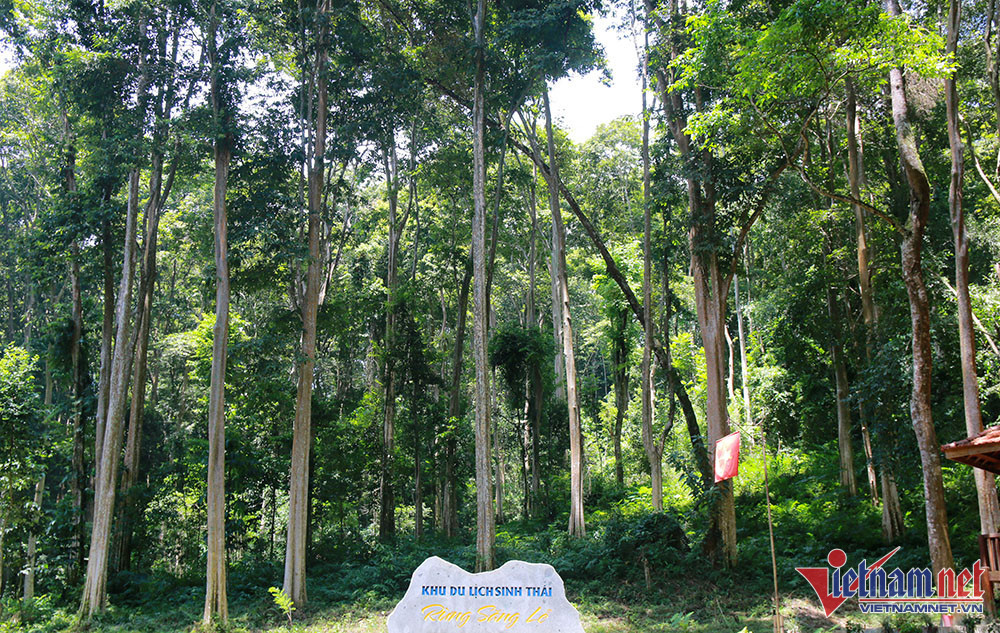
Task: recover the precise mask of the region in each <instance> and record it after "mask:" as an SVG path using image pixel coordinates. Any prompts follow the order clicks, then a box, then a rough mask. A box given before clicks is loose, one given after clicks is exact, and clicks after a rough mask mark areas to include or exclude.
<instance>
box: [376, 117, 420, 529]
mask: <svg viewBox="0 0 1000 633" xmlns="http://www.w3.org/2000/svg"><path fill="white" fill-rule="evenodd" d="M390 137H391V138H390V139H389V140H388V141H387V143H388V146H387V147H386V149H385V154H384V164H385V178H386V188H387V192H386V193H387V196H388V199H389V244H388V256H387V262H386V274H385V287H386V293H387V295H388V296H387V298H386V310H385V374H384V376H385V380H384V383H385V403H384V416H383V418H382V455H381V459H380V463H381V466H382V471H381V474H380V477H379V515H378V517H379V519H378V526H379V527H378V534H379V540H382V541H389V540H392V539H393V538H395V536H396V501H395V495H394V493H393V486H392V478H393V463H394V461H395V459H394V458H395V450H396V446H395V444H396V442H395V438H396V358H395V354H396V305H395V302H396V284H397V272H396V268H397V262H398V257H399V256H398V250H399V238H400V236H401V235H402V226H401V224H402V223H401V222H400V220H399V218H398V217H397V216H398V213H397V211H398V206H399V200H398V191H399V189H398V186H397V174H398V170H397V161H396V147H395V143H396V140H395V138H394V137H392V134H390ZM411 151H412V150H411Z"/></svg>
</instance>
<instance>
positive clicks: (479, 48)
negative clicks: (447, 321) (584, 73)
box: [472, 0, 496, 572]
mask: <svg viewBox="0 0 1000 633" xmlns="http://www.w3.org/2000/svg"><path fill="white" fill-rule="evenodd" d="M485 29H486V0H477V2H476V13H475V16H474V17H473V21H472V30H473V36H474V40H475V43H476V48H475V50H476V54H475V57H476V70H475V79H474V81H473V105H472V135H473V139H472V203H473V216H472V262H473V263H472V268H473V279H474V282H473V301H472V350H473V355H474V356H475V364H476V391H475V398H474V400H475V409H476V424H475V433H476V571H477V572H481V571H488V570H491V569H493V567H494V566H495V561H494V552H493V548H494V541H495V540H496V526H495V523H494V519H495V516H494V514H493V481H492V472H491V471H492V468H491V466H492V464H491V458H492V455H493V450H492V447H491V446H490V440H491V433H490V374H489V359H488V351H487V340H486V336H487V330H488V328H489V322H488V320H489V314H488V310H489V298H488V297H487V296H486V285H487V280H486V148H485V141H486V139H485V133H486V118H485V117H486V98H485V97H486V94H485V92H486V69H485V60H484V52H483V47H484V45H485Z"/></svg>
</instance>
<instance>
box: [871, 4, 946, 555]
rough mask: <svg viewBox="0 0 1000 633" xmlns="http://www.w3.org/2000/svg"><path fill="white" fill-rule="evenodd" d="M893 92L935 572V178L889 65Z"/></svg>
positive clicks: (938, 522)
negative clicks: (926, 243)
mask: <svg viewBox="0 0 1000 633" xmlns="http://www.w3.org/2000/svg"><path fill="white" fill-rule="evenodd" d="M887 4H888V11H887V12H888V13H889V15H891V16H898V15H900V13H901V11H900V8H899V4H898V3H897V2H896V0H888V3H887ZM889 85H890V93H891V96H892V118H893V124H894V126H895V128H896V143H897V145H898V146H899V154H900V159H901V161H902V165H903V171H904V173H905V176H906V181H907V185H908V186H909V190H910V211H909V217H908V220H907V226H906V231H905V235H904V237H903V242H902V244H901V246H900V251H901V253H900V254H901V259H902V268H903V281H904V283H905V284H906V294H907V297H908V299H909V302H910V324H911V328H912V347H913V387H912V391H911V392H910V418H911V421H912V423H913V430H914V433H915V434H916V436H917V446H918V448H919V450H920V462H921V466H922V471H923V478H924V502H925V504H926V506H925V513H926V518H927V540H928V547H929V549H930V556H931V564H932V566H933V568H934V572H935V573H937V572H938V571H940V570H942V569H947V568H950V567H951V566H952V564H953V562H954V560H953V558H952V554H951V543H950V541H949V537H948V516H947V512H946V511H945V504H944V483H943V481H942V478H941V457H940V445H939V443H938V440H937V434H936V433H935V431H934V420H933V417H932V415H931V363H932V356H931V329H930V303H929V301H928V298H927V288H926V286H925V285H924V277H923V269H922V267H921V252H922V248H923V237H924V229H925V228H926V226H927V218H928V215H929V213H930V199H931V192H930V183H929V182H928V180H927V174H926V172H925V171H924V166H923V163H922V162H921V160H920V154H919V151H918V150H917V143H916V138H915V137H914V134H913V130H912V128H911V127H910V121H909V116H908V113H907V101H906V92H905V87H904V83H903V70H902V69H901V68H893V69H892V70H890V71H889Z"/></svg>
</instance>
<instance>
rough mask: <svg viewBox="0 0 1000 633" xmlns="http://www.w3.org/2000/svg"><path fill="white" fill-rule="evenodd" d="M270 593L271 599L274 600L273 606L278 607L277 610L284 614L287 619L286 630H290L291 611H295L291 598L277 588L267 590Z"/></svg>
mask: <svg viewBox="0 0 1000 633" xmlns="http://www.w3.org/2000/svg"><path fill="white" fill-rule="evenodd" d="M268 591H269V592H270V593H271V597H272V598H274V604H276V605H277V606H278V609H279V610H281V612H282V613H284V614H285V617H286V618H288V630H289V631H291V630H292V611H295V603H294V602H292V599H291V597H289V595H288V594H287V593H285V592H284V591H283V590H281V589H278V588H277V587H271V588H269V589H268Z"/></svg>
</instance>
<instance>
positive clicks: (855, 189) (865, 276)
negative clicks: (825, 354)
mask: <svg viewBox="0 0 1000 633" xmlns="http://www.w3.org/2000/svg"><path fill="white" fill-rule="evenodd" d="M845 83H846V88H847V163H848V167H847V180H848V183H849V186H850V191H851V198H853V199H854V200H860V199H861V182H862V180H864V165H863V164H862V162H861V148H860V143H859V141H858V114H857V97H856V94H855V90H854V82H853V81H851V79H850V78H849V77H848V78H847V79H846V80H845ZM851 209H852V210H853V211H854V227H855V234H856V236H857V248H858V286H859V287H860V289H861V313H862V316H863V317H864V321H865V360H866V362H867V363H868V364H869V365H871V357H872V346H873V344H874V340H875V332H876V321H877V318H878V312H877V310H876V308H875V297H874V293H873V292H872V287H871V270H870V268H869V266H868V261H869V257H870V254H869V252H868V235H867V231H866V229H865V211H864V209H862V208H861V205H859V204H851ZM859 418H860V420H859V422H860V423H861V442H862V446H863V448H864V452H865V472H866V474H867V475H868V491H869V493H870V495H871V498H872V500H874V501H875V502H876V503H878V498H879V493H878V486H879V484H878V483H877V482H876V477H875V462H874V459H873V455H872V441H871V433H870V432H869V430H868V421H867V407H866V403H864V402H862V403H861V404H860V406H859ZM883 470H885V467H884V466H883ZM886 477H888V474H887V473H886V474H884V475H883V480H884V479H885V478H886ZM886 483H887V482H885V481H883V484H882V487H883V488H884V489H885V488H887V486H886ZM888 489H890V490H895V486H888ZM898 505H899V500H898V499H895V500H889V503H887V504H884V505H883V507H882V525H883V528H884V529H883V536H884V537H885V538H886V539H888V540H890V541H892V540H895V539H896V538H897V537H898V536H899V534H901V532H900V533H898V534H897V533H892V532H893V529H892V526H894V525H896V524H898V525H900V526H902V515H900V516H898V517H897V516H893V512H892V508H894V507H898ZM886 528H888V530H889V531H887V530H886Z"/></svg>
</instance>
